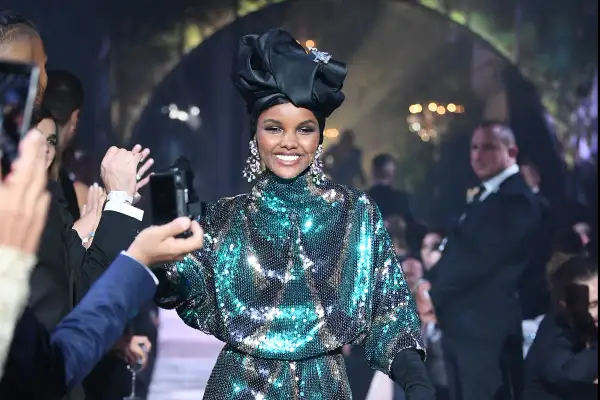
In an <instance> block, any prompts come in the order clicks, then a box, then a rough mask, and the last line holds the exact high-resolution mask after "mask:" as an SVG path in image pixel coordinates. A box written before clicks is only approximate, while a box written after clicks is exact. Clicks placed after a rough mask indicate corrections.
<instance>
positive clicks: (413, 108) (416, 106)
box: [408, 104, 423, 114]
mask: <svg viewBox="0 0 600 400" xmlns="http://www.w3.org/2000/svg"><path fill="white" fill-rule="evenodd" d="M408 111H410V112H411V114H418V113H420V112H421V111H423V106H421V105H420V104H413V105H412V106H410V107H408Z"/></svg>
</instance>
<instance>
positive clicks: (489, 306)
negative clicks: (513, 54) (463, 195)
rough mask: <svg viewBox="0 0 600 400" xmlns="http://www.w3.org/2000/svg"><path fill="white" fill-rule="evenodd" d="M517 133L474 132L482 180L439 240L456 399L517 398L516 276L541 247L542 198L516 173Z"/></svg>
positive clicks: (499, 129)
mask: <svg viewBox="0 0 600 400" xmlns="http://www.w3.org/2000/svg"><path fill="white" fill-rule="evenodd" d="M517 154H518V149H517V146H516V143H515V137H514V135H513V133H512V131H511V130H510V128H509V127H508V126H506V125H503V124H501V123H498V122H486V123H482V124H481V125H479V126H478V127H477V128H476V129H475V131H474V133H473V136H472V139H471V156H470V161H471V167H472V169H473V172H474V173H475V175H476V176H477V177H478V178H479V180H480V181H481V185H480V186H479V187H477V188H474V189H472V190H469V191H468V196H467V204H466V206H465V213H464V214H463V215H462V216H461V218H460V219H459V221H458V222H457V224H456V225H455V226H454V227H453V228H452V229H451V230H450V232H449V234H448V236H447V237H446V239H444V241H443V244H442V246H441V248H440V250H441V258H440V260H439V262H438V263H437V265H436V266H435V268H433V269H432V270H431V271H432V276H431V277H430V280H431V284H432V288H431V291H430V293H429V294H430V296H431V299H432V301H433V304H434V306H435V310H436V315H437V316H438V321H439V323H440V328H441V330H442V332H443V348H444V354H445V357H446V358H447V360H446V365H447V368H448V380H449V386H450V391H451V398H452V399H453V400H482V399H489V400H497V399H502V400H505V399H507V400H508V399H511V400H512V399H518V398H519V391H520V387H519V386H520V384H519V382H521V376H520V375H521V366H522V354H521V341H522V336H521V319H522V318H521V311H520V302H519V297H518V295H517V291H518V283H519V279H520V277H521V274H522V272H523V270H524V269H525V267H526V266H527V265H528V264H529V262H530V259H531V257H532V254H533V251H534V249H535V248H536V243H537V240H538V239H537V238H538V233H539V231H540V228H541V211H540V206H539V203H538V201H537V199H536V197H535V195H534V193H533V192H532V191H531V189H530V188H529V187H528V186H527V184H526V183H525V181H524V180H523V178H522V176H521V174H519V167H518V165H517Z"/></svg>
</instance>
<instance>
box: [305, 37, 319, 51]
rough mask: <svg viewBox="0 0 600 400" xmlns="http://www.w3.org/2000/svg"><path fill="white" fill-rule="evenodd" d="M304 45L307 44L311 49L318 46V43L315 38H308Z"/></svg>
mask: <svg viewBox="0 0 600 400" xmlns="http://www.w3.org/2000/svg"><path fill="white" fill-rule="evenodd" d="M304 45H305V46H306V47H307V48H309V49H312V48H313V47H316V46H317V44H316V43H315V41H314V40H310V39H308V40H307V41H306V43H304Z"/></svg>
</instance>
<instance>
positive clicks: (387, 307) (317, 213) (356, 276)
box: [155, 29, 435, 400]
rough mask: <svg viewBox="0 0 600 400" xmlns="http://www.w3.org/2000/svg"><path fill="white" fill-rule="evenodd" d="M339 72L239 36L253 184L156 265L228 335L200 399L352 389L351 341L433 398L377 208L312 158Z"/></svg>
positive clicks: (278, 36)
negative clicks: (347, 352)
mask: <svg viewBox="0 0 600 400" xmlns="http://www.w3.org/2000/svg"><path fill="white" fill-rule="evenodd" d="M345 77H346V67H345V65H344V64H342V63H340V62H337V61H334V60H332V59H331V56H330V55H329V54H327V53H323V52H318V51H316V49H315V51H313V52H312V53H307V52H306V51H305V50H304V48H303V47H302V46H301V45H300V44H298V43H297V41H296V40H295V39H294V38H293V37H292V36H291V35H290V34H288V33H287V32H285V31H283V30H280V29H275V30H271V31H268V32H266V33H264V34H262V35H248V36H244V37H243V38H242V40H241V41H240V46H239V49H238V58H237V62H236V63H235V66H234V70H233V73H232V78H233V81H234V84H235V85H236V87H237V88H238V90H239V91H240V93H241V94H242V96H243V97H244V99H245V100H246V105H247V109H248V111H249V113H250V120H251V121H252V128H253V134H254V136H255V137H254V139H252V140H251V141H250V150H251V156H250V158H249V162H248V166H247V168H246V172H248V176H249V177H250V178H256V182H255V183H254V186H253V187H252V189H251V191H250V193H248V194H243V195H240V196H235V197H232V198H224V199H221V200H219V201H218V202H216V203H215V204H212V205H209V206H208V207H207V210H206V213H205V216H204V217H203V218H202V219H201V224H202V225H203V228H204V231H205V234H206V235H207V236H206V237H208V238H210V240H207V241H206V242H205V243H206V244H205V248H204V249H202V250H201V251H198V252H195V253H193V254H190V255H189V256H187V257H186V258H185V259H184V260H183V261H181V262H178V263H175V264H170V265H167V266H162V267H160V268H158V269H156V270H155V272H156V275H157V276H158V277H159V281H160V283H159V286H158V289H157V302H158V304H159V305H160V306H161V307H164V308H176V309H177V312H178V313H179V316H180V317H181V318H182V320H183V321H184V322H185V323H187V324H188V325H190V326H192V327H194V328H196V329H199V330H201V331H204V332H207V333H210V334H212V335H214V336H215V337H217V338H218V339H220V340H222V341H224V342H225V343H226V346H225V348H224V349H223V351H222V352H221V354H220V355H219V358H218V360H217V362H216V365H215V367H214V370H213V373H212V375H211V378H210V380H209V381H208V384H207V387H206V391H205V393H204V397H205V398H210V399H232V400H233V399H240V400H241V399H247V398H256V399H264V400H272V399H283V398H285V399H300V398H311V399H332V400H347V399H351V398H352V393H351V389H350V386H349V382H348V377H347V376H346V373H345V360H344V357H343V355H342V347H343V346H344V345H347V344H363V345H364V348H365V358H366V359H367V360H368V362H369V364H370V366H371V367H372V368H373V369H377V370H379V371H381V372H383V373H385V374H386V375H388V376H390V377H391V378H392V379H393V380H395V381H396V382H398V383H399V384H400V385H401V386H402V387H403V388H404V389H405V391H406V393H407V395H408V397H409V398H415V399H417V398H418V399H422V400H430V399H434V398H435V395H434V393H433V389H432V388H431V385H430V383H429V382H428V379H427V372H426V370H425V366H424V364H423V362H422V359H421V356H424V352H423V344H422V343H421V332H420V322H419V317H418V315H417V313H416V309H415V305H414V302H413V300H412V298H411V294H410V291H409V289H408V286H407V283H406V281H405V279H404V275H403V273H402V268H401V267H400V265H399V264H398V260H397V257H396V254H395V253H394V247H393V245H392V243H391V240H390V238H389V236H388V233H387V231H386V230H385V227H384V224H383V220H382V219H381V216H380V214H379V211H378V209H377V206H376V205H375V204H374V203H373V202H372V200H371V199H369V198H368V197H367V196H366V195H365V194H364V193H362V192H360V191H358V190H355V189H352V188H349V187H346V186H343V185H338V184H336V183H334V182H332V181H331V180H329V179H327V178H324V176H323V172H322V170H321V162H320V160H319V154H320V149H321V142H322V139H323V131H324V129H325V119H326V118H328V117H329V116H330V115H331V114H332V113H333V111H334V110H335V109H336V108H338V107H339V106H340V105H341V104H342V102H343V100H344V95H343V94H342V92H341V89H342V84H343V82H344V79H345ZM261 162H262V163H263V164H264V166H265V168H264V170H261V167H260V163H261ZM411 396H414V397H411Z"/></svg>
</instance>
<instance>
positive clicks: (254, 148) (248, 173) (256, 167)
mask: <svg viewBox="0 0 600 400" xmlns="http://www.w3.org/2000/svg"><path fill="white" fill-rule="evenodd" d="M242 174H243V175H244V178H246V179H247V180H248V182H252V181H253V180H254V179H256V177H257V176H258V175H259V174H260V154H259V153H258V145H257V144H256V140H254V139H253V140H251V141H250V157H248V159H247V160H246V166H245V167H244V170H243V172H242Z"/></svg>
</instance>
